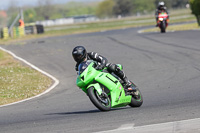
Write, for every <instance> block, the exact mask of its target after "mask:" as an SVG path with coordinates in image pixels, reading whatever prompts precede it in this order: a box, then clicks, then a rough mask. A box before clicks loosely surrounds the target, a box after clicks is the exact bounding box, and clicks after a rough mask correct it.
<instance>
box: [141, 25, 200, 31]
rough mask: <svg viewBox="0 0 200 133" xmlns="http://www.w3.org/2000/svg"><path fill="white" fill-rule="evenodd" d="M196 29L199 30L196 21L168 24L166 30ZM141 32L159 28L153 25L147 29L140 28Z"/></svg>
mask: <svg viewBox="0 0 200 133" xmlns="http://www.w3.org/2000/svg"><path fill="white" fill-rule="evenodd" d="M197 29H199V30H200V27H198V24H197V23H191V24H180V25H169V26H168V27H167V32H169V31H184V30H197ZM141 32H160V29H159V28H158V27H155V28H149V29H145V30H142V31H141Z"/></svg>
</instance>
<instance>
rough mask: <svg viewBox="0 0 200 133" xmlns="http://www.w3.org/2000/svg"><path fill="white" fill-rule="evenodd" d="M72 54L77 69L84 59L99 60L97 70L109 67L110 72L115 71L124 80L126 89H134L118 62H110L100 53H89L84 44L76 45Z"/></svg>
mask: <svg viewBox="0 0 200 133" xmlns="http://www.w3.org/2000/svg"><path fill="white" fill-rule="evenodd" d="M72 56H73V58H74V60H75V61H76V62H77V64H76V66H75V70H76V71H78V66H79V64H80V63H81V62H83V61H87V60H94V61H97V62H98V64H97V67H96V69H97V70H102V69H103V68H104V67H108V69H107V70H108V72H109V73H112V72H113V73H114V74H115V75H117V76H118V77H119V78H120V79H121V80H122V81H123V82H124V84H123V86H124V88H125V90H127V91H133V89H132V88H131V87H130V86H131V83H130V81H129V80H128V78H127V77H126V75H125V73H124V72H123V71H122V70H120V68H119V67H118V66H117V65H116V64H111V63H108V60H107V59H106V58H105V57H103V56H101V55H99V54H98V53H96V52H89V53H87V51H86V49H85V48H84V47H83V46H76V47H75V48H74V49H73V51H72Z"/></svg>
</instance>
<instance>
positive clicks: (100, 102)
mask: <svg viewBox="0 0 200 133" xmlns="http://www.w3.org/2000/svg"><path fill="white" fill-rule="evenodd" d="M88 96H89V98H90V100H91V102H92V103H93V104H94V105H95V106H96V107H97V108H98V109H99V110H101V111H109V110H110V109H111V102H110V98H109V97H108V95H107V94H106V93H105V92H102V94H101V95H99V94H98V92H97V91H96V90H95V89H94V87H90V88H89V89H88Z"/></svg>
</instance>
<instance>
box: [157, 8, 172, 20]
mask: <svg viewBox="0 0 200 133" xmlns="http://www.w3.org/2000/svg"><path fill="white" fill-rule="evenodd" d="M162 11H165V12H166V13H167V15H168V18H167V19H169V13H168V11H167V7H165V6H158V7H157V9H156V12H155V16H156V23H157V21H158V15H159V13H161V12H162Z"/></svg>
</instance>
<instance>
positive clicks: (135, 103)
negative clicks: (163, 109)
mask: <svg viewBox="0 0 200 133" xmlns="http://www.w3.org/2000/svg"><path fill="white" fill-rule="evenodd" d="M142 104H143V97H142V94H141V92H140V90H139V88H137V87H136V91H135V92H133V94H132V98H131V103H130V104H129V106H131V107H140V106H141V105H142Z"/></svg>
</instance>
